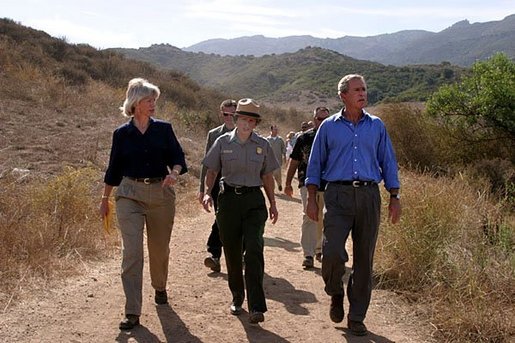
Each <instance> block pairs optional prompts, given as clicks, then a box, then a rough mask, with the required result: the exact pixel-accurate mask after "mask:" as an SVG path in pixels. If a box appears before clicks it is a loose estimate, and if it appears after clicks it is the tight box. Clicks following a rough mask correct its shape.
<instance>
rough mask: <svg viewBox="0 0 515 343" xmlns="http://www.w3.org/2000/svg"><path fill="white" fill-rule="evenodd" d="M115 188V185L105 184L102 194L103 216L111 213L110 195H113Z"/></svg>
mask: <svg viewBox="0 0 515 343" xmlns="http://www.w3.org/2000/svg"><path fill="white" fill-rule="evenodd" d="M112 190H113V186H110V185H108V184H107V183H106V184H104V193H103V195H102V200H101V202H100V209H99V211H100V216H101V217H102V218H104V217H106V216H107V215H108V214H109V211H110V208H109V196H110V195H111V191H112Z"/></svg>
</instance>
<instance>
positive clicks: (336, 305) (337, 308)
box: [329, 294, 345, 323]
mask: <svg viewBox="0 0 515 343" xmlns="http://www.w3.org/2000/svg"><path fill="white" fill-rule="evenodd" d="M344 316H345V312H344V311H343V294H337V295H333V296H331V307H330V308H329V317H330V318H331V320H332V321H333V322H335V323H341V322H342V320H343V317H344Z"/></svg>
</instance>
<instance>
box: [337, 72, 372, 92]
mask: <svg viewBox="0 0 515 343" xmlns="http://www.w3.org/2000/svg"><path fill="white" fill-rule="evenodd" d="M355 79H360V80H361V81H363V83H364V84H365V87H366V85H367V83H366V82H365V78H364V77H363V76H361V75H359V74H349V75H345V76H344V77H342V79H341V80H340V82H338V95H340V94H341V93H346V92H347V91H348V90H349V82H350V81H351V80H355Z"/></svg>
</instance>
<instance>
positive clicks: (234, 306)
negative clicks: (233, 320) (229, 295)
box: [229, 303, 243, 316]
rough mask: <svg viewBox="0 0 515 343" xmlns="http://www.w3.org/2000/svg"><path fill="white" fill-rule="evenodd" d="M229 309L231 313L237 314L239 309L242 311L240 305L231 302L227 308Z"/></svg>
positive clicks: (239, 312)
mask: <svg viewBox="0 0 515 343" xmlns="http://www.w3.org/2000/svg"><path fill="white" fill-rule="evenodd" d="M229 311H231V314H232V315H234V316H238V315H240V314H241V311H243V309H242V308H241V305H235V304H234V303H232V304H231V307H230V308H229Z"/></svg>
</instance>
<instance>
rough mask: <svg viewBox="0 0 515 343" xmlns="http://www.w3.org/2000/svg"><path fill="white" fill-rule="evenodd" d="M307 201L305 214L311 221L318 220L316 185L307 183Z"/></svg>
mask: <svg viewBox="0 0 515 343" xmlns="http://www.w3.org/2000/svg"><path fill="white" fill-rule="evenodd" d="M306 187H307V189H308V203H307V205H306V215H307V216H308V217H309V218H310V219H311V220H313V221H315V222H317V221H318V204H317V191H318V186H317V185H307V186H306Z"/></svg>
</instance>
